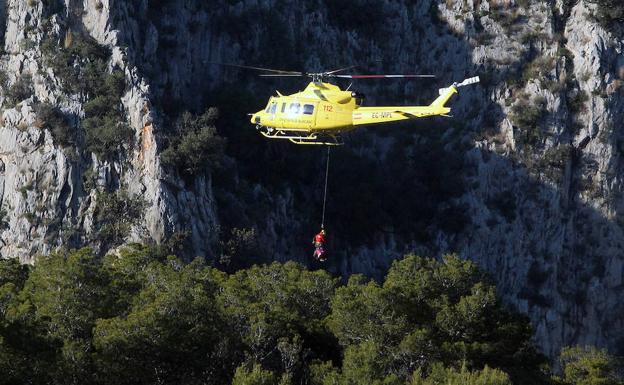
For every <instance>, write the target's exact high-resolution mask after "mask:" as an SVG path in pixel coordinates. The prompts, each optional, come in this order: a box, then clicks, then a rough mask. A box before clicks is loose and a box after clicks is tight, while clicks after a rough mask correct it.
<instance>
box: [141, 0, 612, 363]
mask: <svg viewBox="0 0 624 385" xmlns="http://www.w3.org/2000/svg"><path fill="white" fill-rule="evenodd" d="M372 3H375V2H372ZM423 4H424V5H423ZM427 4H429V5H430V6H431V7H433V6H435V5H436V4H437V2H435V1H433V2H432V1H429V2H426V1H425V2H421V3H419V5H418V7H420V8H418V7H416V6H414V7H407V8H406V9H408V15H407V16H406V17H407V19H408V20H413V21H414V22H413V23H412V24H413V26H412V29H411V31H412V33H414V34H415V35H416V36H417V38H416V39H415V42H416V44H414V45H413V46H401V40H403V39H402V38H403V36H397V34H396V33H394V32H393V31H394V30H393V29H392V28H393V23H390V22H388V23H366V22H355V23H354V22H352V21H353V20H351V19H350V18H341V17H335V15H334V17H331V15H330V17H328V20H327V23H328V24H327V25H326V28H325V29H323V30H320V32H321V33H319V31H316V30H314V28H312V27H308V26H306V25H305V24H303V23H302V19H303V16H304V15H303V14H300V13H296V15H295V16H296V17H294V18H290V15H289V14H287V12H286V11H285V10H284V9H282V8H279V7H278V8H276V9H264V8H262V7H261V6H260V5H258V8H253V9H244V10H242V11H241V10H240V9H238V8H236V9H237V10H236V11H232V9H234V8H233V7H229V8H228V7H225V6H224V7H223V9H225V11H219V13H216V14H212V16H210V17H213V19H214V21H215V22H214V23H208V24H207V25H206V26H204V27H205V28H206V30H205V31H203V32H202V30H201V28H203V27H202V26H201V25H198V23H197V20H199V19H200V15H201V14H202V13H201V12H205V11H198V12H197V14H196V16H195V18H194V19H192V20H191V19H189V20H188V21H189V22H188V24H186V25H187V27H188V29H189V31H190V30H192V29H193V30H196V31H195V32H194V35H193V36H199V37H197V38H193V37H192V36H191V34H188V38H189V39H200V38H205V39H206V41H207V42H209V48H208V49H205V50H202V49H201V44H198V45H197V46H198V48H197V51H193V50H192V51H190V55H191V56H192V55H193V54H197V55H204V57H199V58H197V60H195V59H192V61H193V62H198V63H201V62H202V60H203V61H204V62H206V61H207V60H209V59H210V60H213V61H221V62H227V61H232V60H238V61H239V62H242V63H245V64H252V65H259V66H266V67H275V68H283V69H304V70H321V69H329V68H340V67H343V66H345V65H349V64H352V63H354V62H356V63H358V64H359V63H360V62H362V61H364V62H367V63H369V64H367V66H366V67H365V68H362V69H361V71H362V72H365V71H367V70H368V71H380V72H382V71H383V72H413V71H414V69H416V70H418V71H419V72H421V73H434V74H436V75H438V76H439V78H438V79H436V82H435V84H434V83H428V84H423V83H406V82H396V83H393V84H388V83H384V84H381V85H380V84H372V83H369V84H365V83H358V84H354V87H355V88H357V89H358V90H362V91H364V92H365V93H366V94H368V95H371V96H374V97H372V98H369V100H370V102H371V103H372V102H377V103H376V104H381V103H382V102H383V103H388V104H389V103H395V102H399V103H404V102H405V101H409V103H410V104H411V103H412V102H415V101H416V102H420V103H429V102H430V100H431V99H432V98H433V97H434V96H435V93H436V91H437V88H439V87H442V86H447V85H448V84H450V83H452V82H453V81H460V80H462V79H463V78H464V77H467V76H471V75H481V76H482V79H483V84H482V85H481V86H480V87H479V86H477V87H474V88H472V89H469V88H467V89H465V90H464V89H462V90H461V91H462V92H460V95H459V96H457V97H456V99H455V100H452V101H451V105H452V107H453V110H454V111H453V114H454V115H455V118H454V119H452V120H444V119H439V118H436V119H426V120H422V121H416V122H413V123H405V124H397V125H393V126H392V127H387V128H375V127H370V128H366V129H363V130H361V132H356V133H354V134H353V135H351V136H350V137H349V138H347V145H346V146H345V147H344V148H340V149H336V150H335V151H334V152H333V153H332V161H331V162H332V167H331V170H330V180H329V197H328V199H329V200H328V206H327V220H326V226H327V228H328V231H329V240H330V246H329V247H330V252H331V256H330V258H331V260H330V262H329V263H328V265H327V266H326V267H327V268H328V269H329V270H330V271H332V272H334V273H338V274H348V273H353V272H362V273H366V274H368V275H372V276H376V277H380V276H381V275H383V274H384V272H385V271H386V269H387V268H388V267H389V265H390V264H391V262H392V260H393V259H395V258H398V257H400V256H401V255H402V254H404V253H407V252H411V251H417V252H419V253H421V254H427V255H436V256H439V255H441V254H443V253H446V252H458V253H460V254H461V255H462V256H463V257H466V258H471V259H474V260H476V261H477V262H478V263H479V264H481V265H482V266H483V267H485V268H486V269H487V270H489V271H490V272H491V273H492V274H493V276H494V277H495V278H496V279H497V281H498V284H499V287H500V288H501V292H502V293H503V294H504V296H505V297H506V299H507V301H508V302H513V303H515V304H516V305H517V306H518V307H519V308H520V309H521V310H522V311H524V312H527V313H529V314H530V316H531V317H532V318H533V322H534V324H535V325H537V326H536V328H537V329H538V335H540V336H541V337H544V336H549V335H550V336H551V337H552V335H554V334H558V335H557V336H554V337H552V338H553V339H555V340H560V341H563V343H565V344H575V343H590V344H593V343H595V344H597V345H602V346H607V345H608V346H611V347H613V348H615V347H617V346H624V340H623V339H622V337H623V336H624V332H621V331H622V330H624V324H623V322H622V319H623V317H622V315H623V314H624V305H617V301H614V302H613V303H612V304H611V305H610V308H606V307H605V308H600V306H606V305H604V303H606V302H604V303H603V305H595V306H594V305H592V301H594V300H596V299H597V297H598V296H600V295H601V291H600V288H604V289H605V290H606V289H607V288H608V289H610V290H611V292H610V294H609V295H615V294H617V293H619V292H620V291H621V287H622V284H621V264H620V265H616V266H612V267H610V266H607V264H608V263H615V262H613V261H616V260H617V261H619V259H617V255H618V253H619V255H622V254H621V248H622V245H620V244H618V245H612V246H613V248H612V249H608V248H606V247H603V246H604V245H601V240H603V241H604V240H608V239H609V235H607V234H609V233H611V232H621V229H620V226H619V223H616V222H614V221H613V220H611V219H609V218H605V217H604V216H603V215H602V213H601V212H599V211H598V210H595V209H594V208H593V207H592V206H591V204H587V203H584V202H582V201H581V200H580V199H579V198H578V192H579V191H580V190H581V189H583V188H585V183H584V181H582V180H580V178H579V177H578V176H577V175H578V169H579V167H580V164H581V163H582V162H581V161H582V159H581V158H582V156H581V154H582V150H580V149H575V148H570V149H569V153H568V155H567V156H566V158H565V159H564V162H563V166H562V164H561V163H549V161H545V162H542V163H540V162H538V163H540V167H542V169H535V168H534V166H535V164H534V163H535V162H527V159H528V158H526V159H523V156H522V155H521V152H515V151H514V152H508V153H509V154H514V155H501V154H499V153H498V152H497V151H495V148H494V149H483V148H475V143H479V146H484V145H491V146H493V147H496V146H497V144H496V136H497V135H500V134H501V132H500V127H501V121H502V119H503V118H504V115H503V112H502V111H501V110H500V108H499V107H498V105H497V104H495V103H492V102H490V101H489V95H491V94H492V90H491V89H490V87H491V86H492V85H494V84H496V82H498V81H501V80H502V79H504V78H505V77H506V76H507V75H508V73H509V72H513V71H518V70H519V68H520V65H521V64H522V63H521V61H522V59H521V58H519V61H518V62H517V63H515V64H512V65H510V66H508V67H507V69H506V70H504V71H503V70H499V69H496V68H493V67H490V66H487V65H485V64H473V50H474V47H473V46H472V45H471V44H470V42H469V41H467V40H466V39H464V38H462V37H458V36H455V34H454V32H453V31H451V30H450V29H449V27H448V26H447V25H446V24H444V23H442V22H440V21H439V20H438V19H437V14H436V12H435V10H434V11H433V12H428V13H427V14H422V12H421V13H420V14H418V13H417V12H416V11H414V10H415V9H417V8H418V9H421V11H422V10H423V9H426V8H427V7H428V5H427ZM295 5H296V4H295ZM299 5H301V4H299ZM316 5H317V6H318V7H316V8H315V9H326V8H323V7H322V6H324V2H323V1H318V2H317V4H316ZM310 8H314V7H310V5H308V6H306V7H303V6H302V9H303V11H301V12H304V11H305V10H309V9H310ZM430 9H433V8H430ZM362 11H365V10H362ZM171 12H173V13H175V12H181V11H176V10H171ZM228 12H230V13H231V15H230V14H228ZM267 12H268V13H267ZM306 12H307V11H306ZM310 12H311V11H310ZM384 12H385V11H384ZM410 12H411V13H410ZM359 14H365V13H364V12H359ZM370 14H371V15H372V14H375V13H374V12H371V13H370ZM176 15H182V13H177V14H176ZM376 15H378V14H376ZM180 17H182V16H180ZM318 17H319V18H321V19H322V17H321V16H318ZM387 17H388V18H392V17H393V15H391V14H389V15H387ZM410 18H411V19H410ZM377 19H379V20H382V19H383V18H382V17H378V18H376V20H377ZM176 20H177V19H175V18H174V17H163V18H162V19H161V20H160V21H159V22H158V23H156V28H157V30H158V31H159V42H158V43H159V48H158V51H157V53H158V56H160V57H167V58H169V57H174V56H175V55H174V54H175V53H176V49H179V48H176V47H177V45H176V44H173V43H175V40H174V41H170V39H171V36H173V35H172V34H173V32H175V31H176V30H179V29H180V28H181V26H182V28H184V27H183V26H184V23H178V22H179V20H177V21H176ZM265 20H271V23H270V24H267V23H266V22H265ZM192 21H193V23H192ZM312 22H314V20H312ZM176 23H177V25H176ZM293 24H294V25H295V26H299V27H300V28H298V27H296V28H292V27H291V26H292V25H293ZM320 24H322V23H320ZM466 27H467V28H468V27H470V28H473V29H476V30H478V28H479V26H478V25H477V26H466ZM198 28H199V32H198V31H197V29H198ZM332 28H333V29H332ZM481 28H482V27H481ZM341 29H342V30H341ZM330 30H332V31H341V32H342V33H335V34H334V33H330V32H328V31H330ZM172 31H173V32H172ZM315 31H316V32H315ZM345 31H347V32H345ZM432 31H433V32H432ZM185 36H186V35H185ZM168 39H169V40H168ZM178 40H179V39H178ZM193 41H194V40H190V44H189V46H195V45H194V44H193ZM206 44H208V43H206ZM224 44H225V45H227V46H226V47H225V48H224ZM397 44H398V48H397ZM343 45H344V46H343ZM182 47H183V48H184V47H185V46H182ZM267 47H272V49H267ZM345 47H347V48H345ZM353 47H355V48H353ZM343 48H345V49H343ZM228 50H231V52H229V51H228ZM204 51H206V52H208V53H204ZM185 54H187V55H188V54H189V52H186V53H185ZM399 54H400V55H399ZM347 55H351V56H347ZM399 59H400V60H399ZM189 60H191V59H189ZM182 63H184V62H182ZM397 63H398V64H397ZM306 64H307V65H308V67H313V68H308V67H306V68H303V67H304V66H305V65H306ZM189 68H191V70H189V72H182V73H183V74H187V75H188V78H183V79H177V80H179V83H175V80H176V76H181V75H179V74H180V72H181V71H182V70H181V69H179V68H178V69H176V68H175V67H174V66H173V65H171V66H168V65H163V66H162V68H160V67H159V66H158V64H154V63H150V69H149V71H147V72H150V73H153V74H155V75H154V76H153V79H152V80H154V81H155V84H157V85H159V87H160V89H161V92H160V94H159V95H161V99H160V100H159V102H160V106H161V108H162V110H163V111H164V112H165V115H166V116H168V115H170V117H174V116H175V115H176V114H177V113H179V112H180V111H182V110H184V109H191V110H192V109H197V110H201V109H203V107H205V106H208V105H215V106H217V107H219V109H220V111H221V117H220V121H219V122H218V129H219V131H220V134H221V135H223V136H225V137H226V138H227V140H228V149H227V154H228V156H229V159H230V162H229V166H228V167H226V168H224V169H223V170H221V171H219V172H216V174H215V175H214V184H215V189H216V198H217V203H218V208H219V219H220V222H221V225H222V226H223V228H224V229H226V231H225V233H227V232H228V231H227V229H237V228H238V229H249V228H252V229H255V231H256V232H257V240H256V242H257V243H256V251H257V252H256V254H255V258H253V257H251V255H254V254H249V253H247V252H246V253H243V254H241V255H240V257H241V258H239V259H238V260H234V261H233V262H232V261H231V263H233V265H232V266H230V267H231V268H236V267H243V266H245V265H248V264H251V263H255V262H262V261H267V260H272V259H281V260H284V259H296V260H298V261H300V262H304V263H308V264H311V260H310V258H309V257H310V256H311V253H312V249H311V245H310V243H311V237H312V236H313V234H315V233H316V231H318V227H319V225H320V219H321V207H322V201H321V200H322V183H323V178H324V166H325V163H324V162H325V150H324V149H322V148H309V147H302V146H294V145H292V144H290V143H278V142H271V141H267V140H265V139H264V138H262V137H260V136H259V135H258V134H257V133H256V132H255V130H254V129H253V127H252V126H251V125H250V124H249V122H248V121H247V118H246V115H245V114H246V113H248V112H253V111H256V110H259V109H261V108H262V107H263V106H264V105H265V103H266V100H267V99H268V97H269V94H270V93H271V92H272V91H273V90H274V89H279V90H280V91H281V92H282V93H284V94H286V93H291V92H294V91H296V90H297V89H298V88H303V86H304V85H305V84H304V83H305V82H299V81H297V82H290V81H284V80H273V81H266V82H265V81H263V82H262V83H260V82H258V80H257V79H256V78H255V76H254V75H253V74H251V73H245V72H225V71H222V70H215V69H214V68H210V66H208V65H204V66H203V67H202V66H197V65H195V66H189ZM175 71H178V72H175ZM161 72H162V73H165V74H170V75H171V76H160V75H161ZM156 75H158V77H159V78H161V79H165V80H163V81H162V82H160V83H159V80H156V79H155V78H156ZM174 75H175V76H174ZM217 76H221V77H222V78H219V79H217V78H216V77H217ZM195 79H197V82H195ZM163 82H164V83H163ZM208 84H212V85H213V87H203V86H204V85H208ZM346 85H347V84H344V85H343V86H346ZM176 87H177V88H179V89H176ZM185 95H187V96H185ZM188 95H191V96H192V100H187V99H189V98H188ZM375 99H376V100H375ZM415 99H417V100H415ZM515 131H517V130H515ZM516 134H517V135H518V137H520V136H521V135H522V133H517V132H515V133H514V136H515V135H516ZM516 139H518V138H514V140H516ZM519 154H520V155H519ZM607 249H608V250H607ZM609 250H610V251H609ZM610 261H611V262H610ZM618 263H619V262H618ZM618 266H620V267H619V269H620V272H619V273H618V272H617V271H615V270H617V268H618ZM617 274H619V278H617V277H616V276H617ZM614 293H615V294H614ZM613 304H616V305H613ZM549 310H552V312H550V313H549ZM601 310H604V311H602V312H601ZM592 311H596V314H589V313H591V312H592ZM564 316H565V318H566V319H567V320H569V321H566V322H568V324H566V323H565V322H564V321H561V319H562V318H563V317H564ZM549 317H550V318H552V319H549ZM591 317H594V318H595V322H594V321H591V322H593V324H591V325H584V324H582V322H584V321H583V320H584V319H592V318H591ZM575 321H578V322H579V324H574V322H575ZM579 325H580V326H579ZM587 328H594V330H592V331H589V332H588V330H587ZM592 332H595V333H594V334H596V335H598V337H596V339H595V340H594V341H589V340H582V339H581V337H580V336H587V335H590V334H591V333H592ZM551 350H552V349H551ZM549 353H551V354H552V353H556V352H554V351H550V352H549Z"/></svg>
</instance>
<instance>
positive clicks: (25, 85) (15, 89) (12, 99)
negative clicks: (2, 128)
mask: <svg viewBox="0 0 624 385" xmlns="http://www.w3.org/2000/svg"><path fill="white" fill-rule="evenodd" d="M34 93H35V89H34V88H33V82H32V77H31V76H30V75H29V74H22V75H21V76H20V77H19V78H17V80H15V83H13V84H12V85H11V86H10V87H9V88H8V89H6V90H5V93H4V98H5V99H4V102H5V105H6V106H7V107H15V105H16V104H17V103H19V102H21V101H22V100H25V99H28V98H29V97H31V96H32V95H33V94H34Z"/></svg>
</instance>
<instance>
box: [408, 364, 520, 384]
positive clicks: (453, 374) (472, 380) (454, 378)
mask: <svg viewBox="0 0 624 385" xmlns="http://www.w3.org/2000/svg"><path fill="white" fill-rule="evenodd" d="M409 384H410V385H438V384H444V385H466V384H470V385H511V384H512V382H511V380H510V379H509V376H508V375H507V374H506V373H505V372H502V371H500V370H498V369H492V368H490V367H488V366H487V365H486V366H485V367H484V368H483V369H482V370H475V371H469V370H468V369H466V366H465V365H462V366H461V368H460V370H456V369H454V368H452V367H451V368H445V367H444V366H442V365H441V364H436V365H434V366H433V368H432V370H431V373H430V374H429V376H427V377H426V378H423V377H422V375H421V372H420V371H416V372H415V373H414V375H413V377H412V380H411V381H410V383H409Z"/></svg>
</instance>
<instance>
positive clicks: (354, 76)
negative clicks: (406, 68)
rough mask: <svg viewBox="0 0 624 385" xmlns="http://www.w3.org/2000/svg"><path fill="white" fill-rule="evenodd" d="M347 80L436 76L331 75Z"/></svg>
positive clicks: (431, 76)
mask: <svg viewBox="0 0 624 385" xmlns="http://www.w3.org/2000/svg"><path fill="white" fill-rule="evenodd" d="M331 77H335V78H346V79H383V78H435V75H331Z"/></svg>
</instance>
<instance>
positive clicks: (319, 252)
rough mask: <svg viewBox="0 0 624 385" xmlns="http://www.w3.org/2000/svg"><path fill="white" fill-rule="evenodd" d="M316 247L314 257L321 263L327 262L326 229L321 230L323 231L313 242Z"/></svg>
mask: <svg viewBox="0 0 624 385" xmlns="http://www.w3.org/2000/svg"><path fill="white" fill-rule="evenodd" d="M312 244H313V245H314V254H312V256H313V257H314V259H316V260H317V261H319V262H325V261H327V253H326V252H325V229H323V228H321V231H320V232H319V233H318V234H316V235H315V236H314V239H313V240H312Z"/></svg>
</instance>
